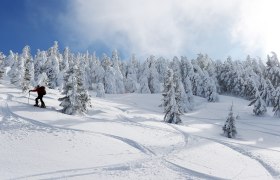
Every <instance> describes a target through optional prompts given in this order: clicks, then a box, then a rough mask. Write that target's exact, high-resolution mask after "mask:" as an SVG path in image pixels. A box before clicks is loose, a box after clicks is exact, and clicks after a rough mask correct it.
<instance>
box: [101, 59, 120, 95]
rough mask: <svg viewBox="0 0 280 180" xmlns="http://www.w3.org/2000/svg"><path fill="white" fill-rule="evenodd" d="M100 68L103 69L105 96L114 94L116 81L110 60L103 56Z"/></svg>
mask: <svg viewBox="0 0 280 180" xmlns="http://www.w3.org/2000/svg"><path fill="white" fill-rule="evenodd" d="M101 64H102V67H103V68H104V71H105V73H104V89H105V93H107V94H116V92H117V90H116V79H115V69H114V68H113V67H112V61H111V60H110V58H109V57H108V56H107V55H106V54H103V57H102V61H101Z"/></svg>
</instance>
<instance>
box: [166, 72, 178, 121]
mask: <svg viewBox="0 0 280 180" xmlns="http://www.w3.org/2000/svg"><path fill="white" fill-rule="evenodd" d="M177 90H178V89H177ZM162 95H163V107H164V113H165V116H164V121H165V122H167V123H174V124H178V123H180V122H181V118H180V115H181V114H182V112H180V107H179V102H178V99H179V97H178V95H179V93H178V92H176V85H175V83H174V75H173V70H172V69H169V70H168V71H167V73H166V76H165V81H164V91H163V93H162Z"/></svg>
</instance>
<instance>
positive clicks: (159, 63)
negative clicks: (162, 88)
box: [156, 57, 169, 83]
mask: <svg viewBox="0 0 280 180" xmlns="http://www.w3.org/2000/svg"><path fill="white" fill-rule="evenodd" d="M168 65H169V62H168V61H167V60H166V59H164V58H163V57H160V58H158V59H157V60H156V68H157V71H158V74H159V82H161V83H163V81H164V76H165V74H166V72H167V69H168Z"/></svg>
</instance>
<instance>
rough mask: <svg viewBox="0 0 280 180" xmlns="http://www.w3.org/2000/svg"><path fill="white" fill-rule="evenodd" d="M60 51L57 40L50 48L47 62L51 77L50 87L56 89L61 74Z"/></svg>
mask: <svg viewBox="0 0 280 180" xmlns="http://www.w3.org/2000/svg"><path fill="white" fill-rule="evenodd" d="M59 57H60V55H59V51H58V44H57V42H56V41H55V42H54V45H53V47H51V48H50V49H49V50H48V57H47V62H46V66H45V68H46V73H47V75H48V78H49V81H50V82H49V87H50V88H52V89H54V88H56V87H57V85H58V84H57V78H58V74H59V69H60V68H59Z"/></svg>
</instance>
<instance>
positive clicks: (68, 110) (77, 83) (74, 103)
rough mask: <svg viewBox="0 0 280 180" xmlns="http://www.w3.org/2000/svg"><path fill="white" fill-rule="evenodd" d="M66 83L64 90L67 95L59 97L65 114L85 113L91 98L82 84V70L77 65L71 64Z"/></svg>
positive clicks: (65, 78) (66, 75)
mask: <svg viewBox="0 0 280 180" xmlns="http://www.w3.org/2000/svg"><path fill="white" fill-rule="evenodd" d="M64 80H65V81H64V82H65V85H64V86H63V92H62V94H64V95H65V96H64V97H62V98H59V101H61V103H60V106H62V107H63V109H62V112H63V113H65V114H75V113H85V112H87V109H88V107H89V106H90V98H89V95H88V92H87V90H86V89H85V88H84V85H83V84H82V83H83V81H82V78H81V72H80V70H79V68H78V66H77V65H71V66H70V67H69V70H68V71H67V72H66V74H65V77H64Z"/></svg>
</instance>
